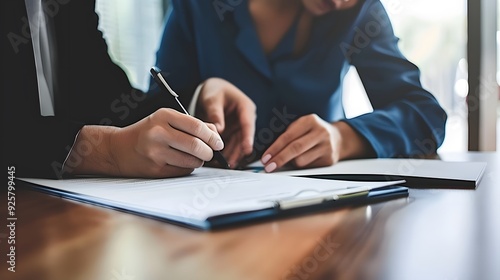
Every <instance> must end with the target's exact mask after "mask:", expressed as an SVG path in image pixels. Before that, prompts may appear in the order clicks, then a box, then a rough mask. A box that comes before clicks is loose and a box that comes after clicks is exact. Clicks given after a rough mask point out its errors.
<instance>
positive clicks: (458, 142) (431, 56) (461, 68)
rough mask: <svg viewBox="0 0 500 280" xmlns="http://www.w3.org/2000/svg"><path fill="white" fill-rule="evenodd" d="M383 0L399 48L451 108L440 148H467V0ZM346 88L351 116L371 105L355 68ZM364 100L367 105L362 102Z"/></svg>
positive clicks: (445, 106)
mask: <svg viewBox="0 0 500 280" xmlns="http://www.w3.org/2000/svg"><path fill="white" fill-rule="evenodd" d="M381 2H382V3H383V4H384V7H385V8H386V10H387V13H388V14H389V17H390V18H391V22H392V25H393V28H394V32H395V34H396V36H398V37H399V38H400V39H401V40H400V42H399V47H400V49H401V51H402V52H403V54H404V55H405V56H406V57H407V58H408V60H410V61H411V62H413V63H415V64H416V65H417V66H418V67H419V68H420V71H421V82H422V85H423V87H424V88H425V89H426V90H428V91H429V92H431V93H432V94H434V96H435V97H436V98H437V99H438V101H439V103H440V104H441V106H442V107H443V108H444V109H445V111H446V112H447V114H448V122H447V125H446V138H445V141H444V143H443V145H442V146H441V148H440V149H439V151H440V152H447V151H467V104H466V101H465V99H466V97H467V93H468V83H467V60H466V57H467V11H466V8H467V5H466V4H467V2H466V0H439V1H435V0H419V1H414V0H381ZM344 90H345V92H349V94H346V95H345V100H344V106H345V109H346V114H347V116H348V117H353V116H356V115H359V114H361V113H365V112H368V111H370V110H371V106H370V105H369V104H367V103H366V102H367V100H368V99H367V98H366V96H365V93H364V89H363V86H362V85H361V82H360V81H359V77H357V74H356V73H355V69H351V70H350V73H349V74H348V77H346V81H345V88H344ZM353 92H354V94H353ZM360 102H364V105H363V106H359V104H360ZM354 104H356V105H355V106H354Z"/></svg>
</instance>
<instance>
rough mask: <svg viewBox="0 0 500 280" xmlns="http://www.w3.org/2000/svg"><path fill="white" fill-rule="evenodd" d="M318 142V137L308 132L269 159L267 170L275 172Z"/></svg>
mask: <svg viewBox="0 0 500 280" xmlns="http://www.w3.org/2000/svg"><path fill="white" fill-rule="evenodd" d="M317 144H318V139H317V137H316V136H315V135H314V134H312V133H311V134H306V135H304V136H303V137H299V138H298V139H295V140H294V141H293V142H291V143H289V144H288V145H287V146H286V147H285V148H284V149H283V150H281V151H280V152H279V153H278V154H276V155H275V156H273V157H272V158H271V159H270V160H268V162H267V164H266V165H265V170H266V172H273V171H274V170H275V169H278V168H280V167H282V166H283V165H285V164H287V163H288V162H290V161H291V160H293V159H295V158H297V157H299V156H300V155H302V154H304V153H306V152H307V151H309V150H310V149H312V148H313V147H315V146H316V145H317Z"/></svg>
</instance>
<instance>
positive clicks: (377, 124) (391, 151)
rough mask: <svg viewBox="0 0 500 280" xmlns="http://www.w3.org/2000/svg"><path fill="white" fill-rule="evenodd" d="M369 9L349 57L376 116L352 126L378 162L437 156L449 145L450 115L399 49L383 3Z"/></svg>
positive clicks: (347, 52)
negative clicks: (447, 126)
mask: <svg viewBox="0 0 500 280" xmlns="http://www.w3.org/2000/svg"><path fill="white" fill-rule="evenodd" d="M367 8H368V11H367V12H366V14H365V15H366V16H364V17H363V18H362V19H361V20H360V21H358V22H357V23H355V24H354V28H353V33H352V44H351V45H350V46H344V47H345V49H344V53H345V55H346V56H347V58H348V60H349V61H350V62H351V64H352V65H354V66H355V67H356V69H357V71H358V73H359V75H360V78H361V80H362V82H363V85H364V87H365V89H366V91H367V95H368V98H369V99H370V101H371V104H372V106H373V109H374V111H373V113H369V114H365V115H361V116H359V117H356V118H353V119H349V120H346V122H347V123H348V124H349V125H351V126H352V127H353V128H354V129H355V130H357V131H358V132H359V133H360V134H361V135H362V136H364V137H365V138H366V139H367V140H368V142H369V143H370V144H371V146H372V147H373V150H374V151H375V153H376V156H377V157H396V156H408V155H413V156H415V155H423V154H432V153H434V152H435V151H436V150H437V147H439V146H440V145H441V143H442V142H443V140H444V132H445V122H446V113H445V112H444V111H443V109H442V108H441V107H440V105H439V104H438V102H437V100H436V99H435V98H434V96H432V95H431V94H430V93H429V92H427V91H426V90H424V89H423V88H422V86H421V84H420V72H419V69H418V68H417V67H416V66H415V65H414V64H412V63H411V62H409V61H408V60H407V59H406V58H405V57H404V56H403V55H402V54H401V52H400V50H399V49H398V46H397V42H398V38H397V37H395V35H394V32H393V30H392V26H391V23H390V20H389V18H388V16H387V13H386V11H385V9H384V8H383V6H382V4H381V3H380V2H379V1H373V3H372V4H371V5H370V6H369V7H367Z"/></svg>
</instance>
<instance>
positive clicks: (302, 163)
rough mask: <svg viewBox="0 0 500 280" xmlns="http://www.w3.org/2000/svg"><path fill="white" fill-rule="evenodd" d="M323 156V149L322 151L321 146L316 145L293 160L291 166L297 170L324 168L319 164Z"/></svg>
mask: <svg viewBox="0 0 500 280" xmlns="http://www.w3.org/2000/svg"><path fill="white" fill-rule="evenodd" d="M323 156H328V155H325V151H324V149H322V147H321V145H316V146H314V147H313V148H311V149H309V150H308V151H306V152H304V153H303V154H301V155H299V156H298V157H296V158H295V159H294V160H293V164H294V165H295V167H297V168H306V167H319V166H324V164H322V163H321V162H320V160H321V158H322V157H323Z"/></svg>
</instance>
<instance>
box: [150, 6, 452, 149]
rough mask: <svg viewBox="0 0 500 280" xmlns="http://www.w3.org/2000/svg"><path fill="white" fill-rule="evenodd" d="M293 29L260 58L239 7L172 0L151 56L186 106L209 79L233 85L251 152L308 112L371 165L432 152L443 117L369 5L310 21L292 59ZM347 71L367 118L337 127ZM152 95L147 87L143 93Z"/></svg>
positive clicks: (384, 20) (380, 12)
mask: <svg viewBox="0 0 500 280" xmlns="http://www.w3.org/2000/svg"><path fill="white" fill-rule="evenodd" d="M295 36H296V24H293V25H292V27H291V28H290V30H289V31H288V32H287V33H286V34H285V36H284V37H283V38H282V40H281V42H280V43H279V44H278V46H277V47H276V49H275V50H274V51H273V52H272V53H270V54H268V55H266V54H265V53H264V51H263V49H262V47H261V45H260V42H259V38H258V35H257V33H256V29H255V27H254V24H253V22H252V18H251V15H250V13H249V10H248V2H247V1H246V0H242V1H209V0H173V1H172V9H171V11H170V14H169V17H168V19H167V21H166V24H165V29H164V32H163V37H162V39H161V44H160V47H159V51H158V53H157V66H158V67H160V69H162V70H163V71H164V72H166V73H168V75H169V76H168V80H169V82H170V83H171V86H172V87H173V88H174V90H176V91H178V92H180V93H181V95H182V98H183V99H184V100H183V102H185V103H188V102H189V101H190V99H191V97H192V94H193V91H194V89H195V88H196V86H197V85H198V84H199V83H200V82H202V81H204V80H205V79H208V78H211V77H220V78H223V79H226V80H228V81H229V82H231V83H233V84H234V85H236V86H237V87H238V88H239V89H241V90H242V91H243V92H244V93H245V94H247V95H248V96H249V97H250V98H251V99H252V100H253V101H254V102H255V103H256V105H257V123H256V134H255V148H256V150H257V152H260V153H262V152H264V151H265V149H266V147H268V146H269V145H270V144H271V143H272V142H273V141H274V139H276V138H277V137H278V136H279V135H280V134H281V133H282V132H283V131H284V130H285V128H286V126H287V125H288V124H290V123H291V122H292V121H293V120H295V119H297V118H299V117H300V116H303V115H307V114H312V113H314V114H317V115H318V116H319V117H321V118H322V119H324V120H326V121H328V122H335V121H344V122H346V123H347V124H349V125H350V126H351V127H352V128H354V129H355V130H356V131H357V132H358V133H359V134H360V135H362V136H363V137H364V138H365V139H366V140H367V142H368V143H369V144H370V145H371V147H372V149H373V152H374V154H375V155H376V156H378V157H395V156H409V155H420V154H430V153H434V152H435V151H436V149H437V148H438V147H439V145H441V143H442V142H443V139H444V126H445V122H446V113H445V112H444V111H443V109H442V108H441V107H440V106H439V104H438V102H437V101H436V99H435V98H434V97H433V95H431V94H430V93H429V92H427V91H426V90H424V89H423V88H422V86H421V84H420V81H419V76H420V72H419V70H418V68H417V67H416V66H415V65H414V64H412V63H411V62H409V61H408V60H407V59H406V58H405V57H404V56H403V54H401V52H400V50H399V49H398V46H397V42H398V38H397V37H395V35H394V32H393V29H392V26H391V23H390V21H389V18H388V16H387V13H386V11H385V9H384V7H383V6H382V4H381V3H380V1H379V0H365V1H360V3H359V4H358V5H357V6H356V7H355V8H353V9H351V10H347V11H334V12H330V13H328V14H326V15H324V16H321V17H318V18H316V19H315V20H314V23H313V28H312V32H311V36H310V39H309V41H308V43H307V45H306V47H305V49H304V50H303V51H302V52H301V53H300V54H299V55H294V54H293V46H294V40H295ZM350 65H353V66H355V67H356V69H357V71H358V73H359V75H360V78H361V80H362V82H363V85H364V87H365V89H366V92H367V94H368V97H369V99H370V101H371V104H372V106H373V109H374V111H373V112H372V113H369V114H364V115H361V116H359V117H355V118H352V119H346V117H345V114H344V110H343V108H342V92H341V91H342V80H343V78H344V76H345V74H346V72H347V70H348V68H349V66H350ZM151 91H152V92H155V89H154V88H152V89H151Z"/></svg>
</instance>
